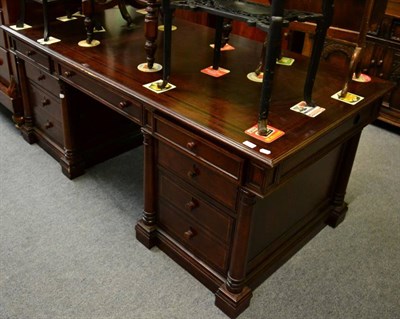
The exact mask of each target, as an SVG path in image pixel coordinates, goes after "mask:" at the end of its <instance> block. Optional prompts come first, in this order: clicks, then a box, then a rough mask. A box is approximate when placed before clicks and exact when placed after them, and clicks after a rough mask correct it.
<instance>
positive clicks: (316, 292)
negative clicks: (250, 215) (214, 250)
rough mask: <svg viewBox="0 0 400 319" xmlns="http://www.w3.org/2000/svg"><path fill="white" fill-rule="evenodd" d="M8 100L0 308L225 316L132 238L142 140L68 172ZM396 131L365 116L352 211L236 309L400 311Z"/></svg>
mask: <svg viewBox="0 0 400 319" xmlns="http://www.w3.org/2000/svg"><path fill="white" fill-rule="evenodd" d="M9 118H10V114H9V113H8V112H7V111H6V110H5V109H4V108H3V107H0V318H1V319H42V318H43V319H44V318H46V319H111V318H113V319H114V318H115V319H125V318H126V319H128V318H129V319H141V318H143V319H152V318H162V319H174V318H176V319H188V318H193V319H203V318H213V319H214V318H215V319H225V318H227V317H226V316H225V315H224V314H223V313H222V312H221V311H220V310H219V309H218V308H216V307H215V306H214V296H213V294H212V293H211V292H210V291H208V290H207V289H206V288H205V287H204V286H202V285H201V284H200V283H199V282H198V281H197V280H196V279H194V278H193V277H192V276H191V275H189V274H188V273H187V272H186V271H184V270H183V269H182V268H181V267H180V266H178V265H177V264H176V263H175V262H173V261H172V260H171V259H170V258H168V257H167V256H166V255H165V254H164V253H163V252H161V251H160V250H159V249H157V248H153V249H152V250H148V249H146V248H145V247H144V246H143V245H142V244H140V243H139V242H138V241H137V240H136V239H135V232H134V225H135V223H136V220H137V219H138V218H139V216H140V214H141V210H142V206H143V199H142V193H141V189H142V181H143V175H142V167H143V155H142V152H143V149H142V148H138V149H136V150H133V151H130V152H127V153H125V154H123V155H121V156H118V157H116V158H114V159H111V160H109V161H107V162H105V163H102V164H99V165H97V166H95V167H93V168H91V169H89V170H88V171H87V172H86V174H85V175H83V176H81V177H79V178H77V179H75V180H73V181H70V180H68V179H67V178H66V177H64V175H62V173H61V170H60V166H59V164H58V163H57V162H56V161H55V160H53V159H52V158H51V157H50V156H49V155H47V153H45V152H44V151H43V150H42V149H40V148H39V147H38V146H37V145H29V144H27V143H26V142H25V141H24V140H23V139H22V137H21V136H20V133H19V131H18V130H16V129H15V128H14V126H13V124H12V123H11V121H10V120H9ZM399 195H400V133H399V131H398V130H397V131H390V130H387V129H386V128H385V127H379V126H376V125H375V126H373V125H370V126H368V127H367V128H366V129H365V130H364V133H363V135H362V139H361V143H360V147H359V152H358V154H357V157H356V162H355V165H354V169H353V173H352V176H351V179H350V183H349V187H348V193H347V197H346V198H347V202H348V203H349V212H348V215H347V217H346V220H345V221H344V223H342V224H341V225H340V226H339V227H338V228H336V229H331V228H325V229H324V230H323V231H322V232H321V233H319V234H318V236H317V237H316V238H314V239H313V240H312V241H311V242H310V243H309V244H308V245H306V246H305V247H304V248H303V249H302V250H301V251H300V252H299V253H297V254H296V255H295V256H294V257H293V258H292V259H290V260H289V261H288V262H287V263H286V264H285V265H284V266H283V267H281V268H280V269H279V270H278V271H277V272H275V273H274V274H273V275H272V276H271V277H270V278H269V279H268V280H266V281H265V282H264V283H263V284H262V285H261V286H260V287H259V288H258V289H256V290H255V291H254V297H253V299H252V301H251V305H250V307H249V308H248V309H247V310H246V311H245V312H244V313H243V314H242V315H241V316H240V317H239V318H240V319H255V318H257V319H258V318H260V319H267V318H271V319H281V318H282V319H283V318H284V319H293V318H304V319H313V318H324V319H327V318H329V319H339V318H342V319H352V318H354V319H360V318H371V319H376V318H380V319H395V318H400V199H399V198H400V196H399Z"/></svg>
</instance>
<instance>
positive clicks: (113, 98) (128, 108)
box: [58, 64, 143, 124]
mask: <svg viewBox="0 0 400 319" xmlns="http://www.w3.org/2000/svg"><path fill="white" fill-rule="evenodd" d="M58 71H59V73H60V78H61V79H63V80H64V81H66V82H68V83H70V84H72V85H74V86H76V87H78V88H79V89H80V90H82V89H84V90H85V91H86V92H87V93H88V94H89V95H91V96H92V97H93V98H95V99H96V100H98V101H100V102H101V103H103V104H105V105H107V106H109V107H111V108H113V109H114V110H116V111H118V112H119V113H121V114H122V115H124V116H126V117H128V118H129V119H131V120H133V121H134V122H136V123H138V124H142V122H143V119H142V116H143V105H142V103H141V102H140V101H138V100H136V99H134V98H132V97H126V96H124V95H123V94H120V93H118V94H117V93H116V92H114V91H111V90H110V86H103V85H101V84H99V81H96V79H93V78H92V77H90V76H84V75H83V74H81V73H78V72H76V71H74V70H72V69H71V68H69V67H67V66H65V65H63V64H59V65H58Z"/></svg>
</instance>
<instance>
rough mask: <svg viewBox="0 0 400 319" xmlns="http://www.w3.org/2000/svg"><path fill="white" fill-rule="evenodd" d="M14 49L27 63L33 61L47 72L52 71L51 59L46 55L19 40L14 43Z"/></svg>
mask: <svg viewBox="0 0 400 319" xmlns="http://www.w3.org/2000/svg"><path fill="white" fill-rule="evenodd" d="M14 49H15V50H16V51H17V52H18V53H19V54H20V55H21V56H22V57H23V58H24V60H25V61H27V60H31V61H33V62H36V63H38V64H40V65H41V66H42V67H43V68H45V69H46V70H48V71H49V70H50V58H49V56H47V55H46V54H44V53H42V52H40V51H39V50H37V49H34V48H33V47H32V46H30V45H28V44H26V43H24V42H22V41H19V40H15V41H14Z"/></svg>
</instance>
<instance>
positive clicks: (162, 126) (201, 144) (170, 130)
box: [155, 116, 244, 180]
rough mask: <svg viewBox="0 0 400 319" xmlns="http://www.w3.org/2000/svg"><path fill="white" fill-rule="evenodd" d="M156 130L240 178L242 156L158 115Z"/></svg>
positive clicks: (191, 152)
mask: <svg viewBox="0 0 400 319" xmlns="http://www.w3.org/2000/svg"><path fill="white" fill-rule="evenodd" d="M155 131H156V132H157V134H158V135H159V136H161V137H162V138H163V139H166V140H168V141H169V142H171V143H173V144H175V145H176V146H178V147H179V148H180V149H181V150H183V151H184V152H187V153H188V154H190V155H193V156H195V157H196V158H198V159H199V160H201V161H203V162H205V163H207V164H209V165H211V166H214V167H215V168H216V169H218V170H220V171H221V172H223V173H224V174H227V175H229V176H230V177H231V178H233V179H235V180H239V179H240V177H241V172H242V168H243V162H244V161H243V159H241V158H240V157H238V156H236V155H234V154H232V153H229V152H227V151H226V150H224V149H222V148H221V147H218V146H217V145H214V144H212V143H210V142H208V141H206V140H204V139H202V138H201V137H199V136H198V135H195V134H193V133H191V132H190V131H188V130H185V129H183V128H181V127H179V126H177V125H175V124H173V123H171V122H169V121H168V120H166V119H164V118H161V117H158V116H156V125H155Z"/></svg>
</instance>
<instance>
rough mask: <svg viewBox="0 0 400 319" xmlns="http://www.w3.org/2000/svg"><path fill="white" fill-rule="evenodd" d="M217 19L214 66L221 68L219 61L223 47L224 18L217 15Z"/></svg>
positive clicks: (216, 68) (214, 67)
mask: <svg viewBox="0 0 400 319" xmlns="http://www.w3.org/2000/svg"><path fill="white" fill-rule="evenodd" d="M215 18H216V21H215V39H214V57H213V65H212V68H213V69H214V70H218V69H219V61H220V59H221V47H222V30H223V25H224V18H223V17H219V16H216V17H215Z"/></svg>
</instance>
